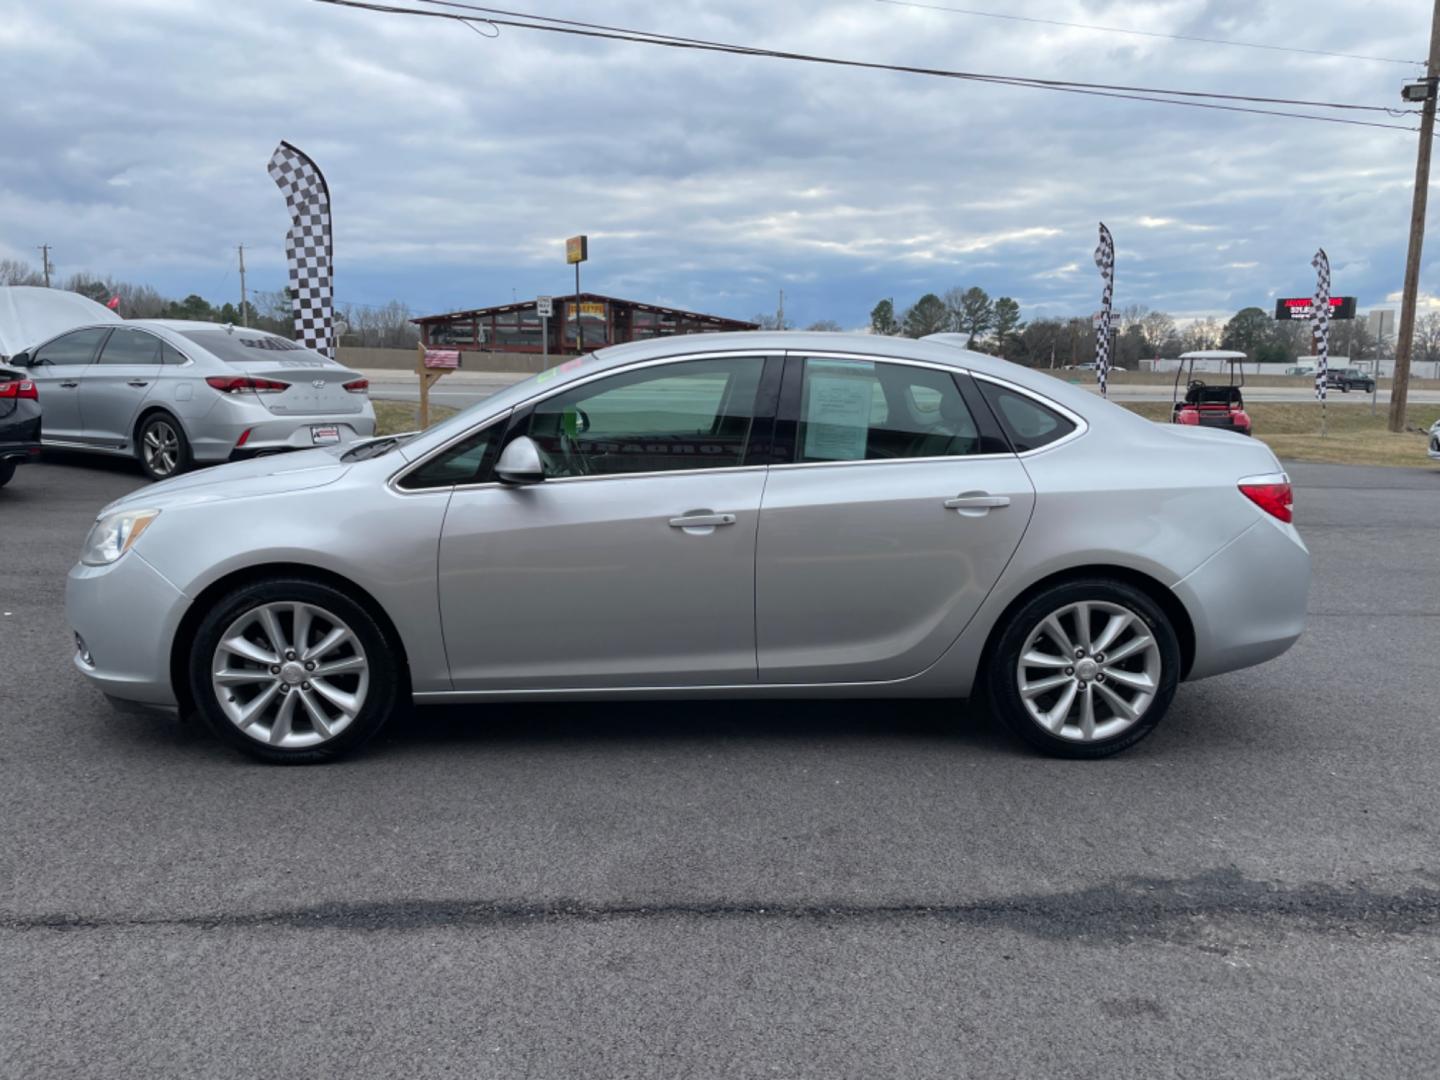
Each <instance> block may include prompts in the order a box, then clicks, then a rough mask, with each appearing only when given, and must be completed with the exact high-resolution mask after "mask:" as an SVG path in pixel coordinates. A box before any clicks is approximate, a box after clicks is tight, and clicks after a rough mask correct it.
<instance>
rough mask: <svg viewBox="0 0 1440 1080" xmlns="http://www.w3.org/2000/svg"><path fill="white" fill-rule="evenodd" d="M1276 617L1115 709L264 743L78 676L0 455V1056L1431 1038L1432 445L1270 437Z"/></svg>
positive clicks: (921, 1052) (106, 1058)
mask: <svg viewBox="0 0 1440 1080" xmlns="http://www.w3.org/2000/svg"><path fill="white" fill-rule="evenodd" d="M1292 476H1293V477H1294V478H1295V480H1296V481H1297V483H1298V491H1297V514H1298V521H1299V523H1300V526H1301V529H1302V532H1303V534H1304V536H1305V538H1306V540H1307V542H1308V543H1309V545H1310V546H1311V549H1312V551H1313V552H1314V556H1315V571H1316V576H1315V583H1314V588H1313V591H1312V594H1311V600H1310V611H1311V616H1310V625H1309V630H1308V632H1307V634H1306V636H1305V637H1304V638H1303V639H1302V640H1301V642H1300V643H1299V645H1297V646H1296V648H1295V649H1294V650H1292V651H1291V652H1290V653H1289V654H1287V655H1286V656H1285V657H1282V658H1281V659H1279V660H1277V661H1274V662H1272V663H1270V664H1267V665H1265V666H1263V667H1260V668H1256V669H1252V670H1249V671H1244V672H1240V673H1237V674H1234V675H1228V676H1223V677H1220V678H1216V679H1212V680H1209V681H1204V682H1199V683H1195V684H1189V685H1186V686H1182V688H1181V691H1180V695H1179V697H1178V699H1177V701H1176V704H1175V707H1174V709H1173V711H1172V713H1171V715H1170V716H1169V718H1168V719H1167V720H1166V721H1165V722H1164V723H1163V724H1162V725H1161V727H1160V728H1159V730H1158V731H1157V732H1156V734H1155V735H1154V736H1153V737H1152V738H1150V739H1149V740H1148V741H1146V742H1145V743H1143V744H1142V745H1141V746H1140V747H1138V748H1136V749H1135V750H1133V751H1131V752H1129V753H1128V754H1126V755H1123V756H1121V757H1119V758H1117V759H1112V760H1109V761H1104V762H1098V763H1085V762H1062V761H1051V760H1047V759H1043V758H1038V757H1035V756H1033V755H1031V754H1030V753H1028V752H1026V751H1024V750H1023V749H1021V748H1020V747H1019V746H1018V745H1016V744H1015V743H1013V742H1011V741H1010V740H1009V739H1008V738H1007V737H1005V736H1004V735H1003V734H1001V733H1000V732H999V731H997V730H994V729H992V727H991V726H990V724H989V723H988V722H987V721H986V720H985V718H984V717H981V716H976V715H968V714H964V713H962V712H960V711H958V710H955V709H952V708H951V707H949V706H947V705H944V704H936V703H922V704H917V703H903V702H901V703H865V704H860V703H857V704H853V705H851V704H844V703H840V704H836V703H814V704H807V703H798V704H797V703H788V704H784V705H774V706H768V705H765V706H756V705H754V704H739V705H726V704H705V705H696V706H685V707H681V706H676V705H675V704H673V703H654V704H644V705H628V706H625V707H623V708H622V707H616V706H600V705H588V704H568V705H564V706H559V705H556V706H545V707H538V706H510V707H504V708H495V707H490V708H486V709H483V710H481V709H474V710H462V709H455V710H440V709H433V710H423V711H421V712H420V714H419V715H418V717H417V719H416V721H415V723H414V724H413V726H411V727H409V728H407V729H404V730H393V729H392V730H391V731H389V732H388V733H387V734H386V735H385V736H383V737H382V738H381V739H380V740H378V741H377V742H376V743H375V744H373V746H372V748H371V749H370V750H368V751H367V752H366V753H365V754H364V755H363V756H361V757H359V758H356V759H354V760H351V761H347V762H345V763H342V764H340V765H336V766H330V767H324V768H310V769H283V768H267V767H264V766H260V765H256V764H252V763H250V762H248V761H246V760H244V759H241V758H240V757H237V756H235V755H234V754H232V753H231V752H229V751H227V750H225V749H224V748H222V747H221V746H220V745H218V744H217V743H216V742H214V741H213V740H212V739H211V738H210V737H209V736H208V735H206V734H205V733H204V732H203V731H201V730H199V729H197V728H193V727H189V726H186V725H184V724H182V723H178V722H176V721H173V720H166V719H163V718H146V717H131V716H120V715H116V714H113V713H112V712H111V711H110V710H109V708H108V707H107V706H106V705H105V704H104V702H103V701H102V699H101V698H100V697H99V696H98V695H97V694H96V693H95V692H94V691H92V690H90V689H89V688H88V687H87V686H86V685H84V684H83V682H82V680H81V679H80V677H79V676H78V675H76V674H74V673H73V672H72V670H71V667H70V646H69V634H68V630H67V628H66V626H65V623H64V617H63V612H62V593H63V586H64V578H65V572H66V570H67V569H68V567H69V566H70V564H71V563H72V562H73V560H74V558H75V556H76V553H77V552H78V549H79V545H80V542H81V539H82V538H83V535H84V533H85V530H86V528H87V526H88V524H89V522H90V520H91V519H92V518H93V516H94V514H95V512H96V510H98V508H99V507H100V506H101V505H102V504H104V503H105V502H107V501H108V500H110V499H112V498H114V497H116V496H118V495H120V494H122V493H124V492H126V491H128V490H130V489H131V488H133V487H136V486H139V484H140V483H141V482H142V479H141V477H140V475H139V474H138V472H136V471H135V470H134V469H132V468H130V467H127V466H126V465H125V464H123V463H108V462H92V461H86V460H83V459H79V458H63V457H51V458H47V460H46V461H45V462H44V463H41V464H38V465H34V466H27V467H25V468H24V469H22V470H21V472H20V474H19V475H17V477H16V479H15V481H14V482H13V483H12V484H11V485H10V486H9V487H6V488H4V489H0V538H3V555H0V646H3V664H0V725H3V726H0V730H3V735H4V738H3V740H0V832H3V836H0V871H3V872H0V971H3V976H0V1076H3V1077H7V1078H8V1077H16V1078H19V1077H24V1078H34V1077H50V1076H56V1077H59V1076H64V1077H82V1076H96V1077H99V1076H104V1077H121V1076H127V1077H128V1076H136V1077H147V1078H154V1077H168V1076H177V1077H178V1076H187V1077H189V1076H205V1077H246V1078H251V1077H261V1076H276V1077H293V1076H306V1077H330V1076H334V1077H342V1076H343V1077H347V1078H348V1077H368V1076H405V1077H430V1076H456V1077H571V1076H577V1077H578V1076H584V1077H612V1076H627V1077H664V1078H667V1080H674V1078H682V1077H692V1076H693V1077H700V1076H706V1077H709V1076H723V1077H825V1078H834V1077H849V1076H854V1077H870V1076H874V1077H961V1076H975V1077H987V1078H996V1077H1012V1076H1013V1077H1039V1076H1070V1077H1088V1076H1095V1077H1107V1078H1109V1077H1131V1076H1133V1077H1145V1078H1147V1080H1153V1078H1156V1077H1169V1076H1175V1077H1200V1076H1227V1077H1238V1076H1254V1077H1265V1078H1267V1080H1268V1078H1274V1077H1281V1076H1296V1077H1300V1076H1303V1077H1320V1076H1324V1077H1332V1076H1333V1077H1371V1076H1374V1077H1411V1076H1414V1077H1433V1076H1435V1075H1437V1073H1440V1031H1437V1026H1436V1019H1437V1016H1440V822H1437V815H1436V806H1437V795H1436V792H1437V784H1436V776H1437V763H1440V719H1437V711H1440V673H1437V666H1440V660H1437V656H1440V545H1437V542H1436V537H1437V536H1440V531H1437V522H1440V469H1425V468H1416V469H1413V470H1407V469H1352V468H1343V467H1333V466H1304V465H1296V466H1294V467H1293V468H1292Z"/></svg>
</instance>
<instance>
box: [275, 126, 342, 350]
mask: <svg viewBox="0 0 1440 1080" xmlns="http://www.w3.org/2000/svg"><path fill="white" fill-rule="evenodd" d="M270 176H271V178H272V179H273V180H274V181H275V185H276V187H278V188H279V189H280V193H281V194H282V195H284V196H285V206H286V208H287V209H288V210H289V211H290V220H291V223H292V224H291V226H290V231H289V232H288V233H287V234H286V235H285V254H286V256H287V257H288V259H289V261H290V297H291V299H290V304H291V307H292V309H293V310H294V313H295V340H296V341H298V342H299V343H300V344H302V345H304V346H305V347H306V348H308V349H314V350H315V351H316V352H318V353H320V354H321V355H323V356H328V357H329V358H330V359H332V360H333V359H335V300H334V292H333V283H332V281H333V279H332V277H331V260H332V258H333V255H334V252H333V251H332V249H331V245H330V189H329V187H327V186H326V184H325V177H324V176H323V175H322V174H321V172H320V170H319V169H318V168H316V166H315V163H314V162H313V161H311V160H310V159H309V158H308V157H307V156H305V154H303V153H301V152H300V151H299V150H297V149H295V147H293V146H291V145H290V144H289V143H288V142H282V143H281V144H280V145H279V146H277V147H276V148H275V153H274V154H273V155H271V158H270Z"/></svg>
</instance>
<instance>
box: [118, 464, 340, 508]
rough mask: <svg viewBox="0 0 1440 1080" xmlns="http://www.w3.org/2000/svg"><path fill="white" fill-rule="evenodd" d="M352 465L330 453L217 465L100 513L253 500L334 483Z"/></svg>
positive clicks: (134, 494)
mask: <svg viewBox="0 0 1440 1080" xmlns="http://www.w3.org/2000/svg"><path fill="white" fill-rule="evenodd" d="M350 468H351V466H349V465H347V464H345V463H343V462H341V461H340V460H339V459H338V458H337V457H336V455H335V454H333V453H331V452H330V451H329V450H300V451H297V452H295V453H291V454H275V455H272V456H269V457H259V458H253V459H251V460H249V461H234V462H231V463H229V464H227V465H215V466H213V467H211V468H208V469H200V470H198V471H196V472H192V473H186V474H185V475H183V476H177V477H175V478H174V479H173V480H161V481H160V482H159V483H156V484H150V485H148V486H147V487H143V488H140V489H139V490H137V491H132V492H131V493H130V494H128V495H125V496H123V497H122V498H119V499H116V500H115V501H114V502H112V503H111V504H110V505H109V506H107V507H105V509H104V510H102V511H101V513H102V514H103V513H108V512H109V511H111V510H118V509H126V508H132V507H141V506H143V507H146V508H149V509H154V510H161V509H164V508H166V507H170V506H185V505H190V504H193V503H201V502H218V501H220V500H222V499H249V498H255V497H257V496H263V495H279V494H282V493H284V492H288V491H304V490H306V489H309V488H318V487H324V486H325V485H327V484H333V483H334V482H335V481H336V480H339V479H340V478H341V477H342V476H344V475H345V474H346V473H347V472H349V471H350Z"/></svg>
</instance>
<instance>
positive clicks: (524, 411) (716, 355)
mask: <svg viewBox="0 0 1440 1080" xmlns="http://www.w3.org/2000/svg"><path fill="white" fill-rule="evenodd" d="M782 355H783V354H782V353H781V351H780V350H777V349H727V350H725V351H723V352H706V353H684V354H682V355H680V356H662V357H655V358H652V359H649V360H637V361H635V362H634V363H630V364H620V365H617V366H616V367H612V368H605V369H604V370H602V371H595V372H591V373H590V374H589V375H586V376H583V377H582V378H577V379H571V380H569V381H567V382H564V383H561V384H560V385H559V386H554V387H550V388H548V389H547V390H545V391H544V392H543V393H540V394H536V395H535V396H534V397H532V398H528V399H527V400H525V401H522V402H521V403H520V404H518V405H514V406H511V407H510V409H508V410H507V411H506V412H505V413H504V414H497V415H495V416H490V417H486V418H485V419H484V420H482V421H477V422H476V423H475V425H474V426H472V427H468V428H466V429H465V430H464V431H462V432H460V433H459V434H457V435H455V436H454V437H453V438H450V439H447V440H445V442H443V443H441V444H440V445H439V446H437V447H436V448H435V449H433V450H430V451H428V452H427V453H426V454H425V455H424V456H423V457H421V458H420V459H419V460H418V461H416V462H414V463H413V464H407V465H405V466H404V467H402V468H400V469H397V470H396V471H395V473H394V475H393V476H391V477H390V479H389V480H388V481H386V485H387V486H388V487H389V488H390V489H391V490H393V491H396V492H397V493H399V494H401V495H422V494H425V493H427V492H431V491H467V490H475V489H479V488H486V487H505V486H508V485H505V484H501V483H500V481H498V480H486V481H482V482H480V483H476V484H464V485H457V486H455V487H450V488H421V489H417V490H415V491H406V490H405V489H403V488H400V487H398V486H397V482H398V480H399V479H400V478H401V477H402V476H404V475H406V474H407V473H408V472H409V471H410V470H411V469H419V468H421V467H422V466H424V465H425V463H426V462H428V461H429V460H430V459H431V458H433V457H436V456H437V455H439V454H443V453H445V451H446V450H448V449H450V448H451V447H452V446H454V445H455V444H456V443H458V442H461V441H463V440H465V439H468V438H469V437H470V436H471V435H474V434H475V433H476V432H478V431H479V430H480V429H481V428H482V427H483V426H485V425H486V424H489V423H492V422H494V421H497V420H501V419H503V420H504V421H505V424H506V427H505V434H504V436H503V437H502V439H501V442H500V446H501V449H502V450H503V449H504V448H505V446H507V445H508V444H509V442H510V439H511V438H512V434H511V431H512V429H513V427H514V426H515V425H516V424H517V423H518V422H519V421H520V420H522V419H524V418H525V417H528V416H529V415H530V413H531V412H533V411H534V409H535V406H536V405H538V404H540V403H541V402H542V401H548V400H549V399H550V398H552V397H555V396H556V395H557V394H561V393H565V392H566V391H569V390H574V389H575V388H576V387H579V386H584V385H586V384H587V383H592V382H596V381H598V380H600V379H607V378H609V377H610V376H612V375H623V374H625V373H627V372H631V371H640V370H643V369H644V368H650V367H661V366H664V365H666V364H684V363H689V362H691V361H695V360H735V359H744V358H756V359H760V360H765V361H767V362H768V361H770V360H779V359H780V358H781V357H782ZM768 371H769V365H768V363H767V365H766V370H765V371H764V372H762V373H761V376H760V381H761V387H760V388H759V389H757V391H756V396H755V400H756V402H757V408H756V415H755V416H754V417H753V420H754V421H759V420H760V419H761V416H760V415H759V404H758V403H759V402H760V401H761V392H760V391H761V390H762V389H763V388H764V385H765V375H766V373H767V372H768ZM768 407H769V408H770V410H771V413H772V417H773V411H774V402H773V401H772V402H770V403H769V405H768ZM751 430H752V432H753V430H754V424H753V423H752V426H751ZM749 456H750V454H749V449H748V443H747V449H746V454H745V459H746V460H743V461H742V462H741V463H740V464H739V465H723V466H719V467H717V468H713V469H660V470H656V471H654V472H643V473H606V474H603V475H600V476H557V477H554V478H553V479H548V480H546V481H545V483H547V484H560V483H573V482H574V481H577V480H629V479H638V478H641V477H647V476H692V475H697V474H704V473H716V472H738V471H740V470H742V469H745V470H748V469H754V468H765V467H766V466H763V465H759V464H751V463H750V462H749V460H748V459H749Z"/></svg>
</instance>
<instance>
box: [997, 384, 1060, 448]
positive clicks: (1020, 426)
mask: <svg viewBox="0 0 1440 1080" xmlns="http://www.w3.org/2000/svg"><path fill="white" fill-rule="evenodd" d="M975 382H976V385H977V386H979V387H980V393H981V394H983V395H984V397H985V400H986V402H987V403H989V405H990V409H991V411H992V412H994V413H995V418H996V419H997V420H999V421H1000V426H1001V427H1002V428H1004V429H1005V434H1006V436H1007V437H1008V438H1009V439H1010V445H1011V446H1012V447H1014V449H1015V452H1016V453H1017V454H1023V453H1025V452H1026V451H1027V450H1039V449H1040V448H1041V447H1042V446H1049V445H1050V444H1051V443H1053V442H1058V441H1059V440H1061V439H1063V438H1064V437H1065V436H1066V435H1069V434H1070V433H1071V432H1072V431H1074V430H1075V424H1074V423H1073V422H1072V421H1070V420H1068V419H1066V418H1065V417H1064V416H1061V415H1060V413H1058V412H1056V411H1055V410H1054V409H1051V408H1049V407H1048V406H1045V405H1042V404H1041V403H1040V402H1038V401H1036V400H1035V399H1034V398H1032V397H1030V396H1029V395H1028V394H1022V393H1020V392H1019V391H1017V390H1011V389H1009V388H1007V387H1004V386H1001V385H999V384H998V383H992V382H987V381H986V380H984V379H976V380H975Z"/></svg>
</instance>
